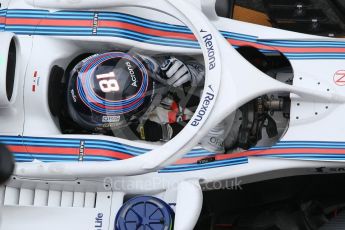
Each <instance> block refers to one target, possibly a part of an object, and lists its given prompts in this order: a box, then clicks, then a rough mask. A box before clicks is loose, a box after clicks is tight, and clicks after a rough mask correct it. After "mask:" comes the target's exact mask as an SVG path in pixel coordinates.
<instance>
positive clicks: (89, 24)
mask: <svg viewBox="0 0 345 230" xmlns="http://www.w3.org/2000/svg"><path fill="white" fill-rule="evenodd" d="M0 2H1V9H0V44H1V46H0V55H1V57H0V58H1V59H2V60H1V59H0V81H1V82H6V63H7V61H6V56H7V54H8V49H9V46H10V43H11V41H12V39H14V41H15V43H16V47H17V51H16V52H17V64H16V75H15V82H14V93H13V95H12V98H11V100H8V99H7V96H6V93H5V92H6V88H5V85H6V84H3V85H1V86H0V87H1V88H0V120H1V123H0V132H1V133H0V134H1V136H0V141H1V142H3V143H5V144H6V145H7V146H8V147H9V148H10V150H12V152H14V154H15V157H16V160H17V165H16V171H15V174H14V176H13V178H12V180H11V181H9V182H8V184H7V185H6V186H4V187H1V188H0V201H1V203H0V205H2V211H1V212H2V226H1V229H6V230H9V229H22V228H26V229H48V228H49V229H102V230H103V229H114V221H115V216H116V213H117V210H118V209H119V208H120V207H121V206H122V204H123V202H124V200H125V199H126V196H128V195H154V196H157V197H159V198H161V199H163V200H164V201H166V203H168V204H172V206H173V207H174V209H175V225H174V228H175V229H182V230H184V229H193V227H194V226H195V224H196V222H197V220H198V217H199V213H200V211H201V207H202V192H201V191H202V190H208V189H217V188H218V189H219V188H220V187H224V186H226V185H229V183H230V184H231V182H233V181H234V180H235V178H240V179H241V180H242V181H243V183H249V182H253V181H260V180H265V179H270V178H278V177H284V176H291V175H304V174H314V173H328V172H329V173H332V172H337V171H338V170H341V169H342V168H343V167H344V166H345V162H344V161H345V142H344V130H345V124H344V123H343V122H342V115H343V114H344V113H345V91H344V88H343V87H344V86H343V84H342V79H345V78H344V75H342V73H343V72H344V74H345V71H343V70H344V63H345V61H344V59H345V41H342V40H340V39H331V38H323V37H316V36H311V35H305V34H299V33H293V32H288V31H282V30H278V29H273V28H267V27H262V26H258V25H252V24H247V23H243V22H238V21H234V20H230V19H225V18H219V17H218V16H217V15H216V14H215V10H214V1H206V0H205V1H203V0H200V1H186V0H167V1H165V0H159V1H158V0H148V1H142V2H139V1H134V0H132V1H131V0H126V1H125V0H123V1H122V0H116V1H113V0H112V1H110V0H106V1H101V2H99V1H94V0H79V1H72V0H64V1H46V0H27V1H24V0H10V1H6V0H5V1H0ZM59 23H61V24H59ZM80 23H81V24H80ZM79 24H80V25H82V26H80V25H79ZM146 25H149V27H150V28H149V29H147V28H146V27H145V26H146ZM185 25H186V26H187V27H186V26H185ZM188 28H189V29H188ZM191 31H193V33H194V35H193V33H192V32H191ZM193 36H195V38H194V37H193ZM224 38H225V39H224ZM196 39H197V40H196ZM229 43H230V44H231V45H232V46H231V45H230V44H229ZM245 45H248V46H254V47H256V48H259V49H260V50H263V52H277V51H280V52H281V53H283V54H284V55H285V56H286V57H287V58H288V59H289V61H290V63H291V65H292V67H293V70H294V81H293V84H292V85H287V84H283V83H281V82H278V81H276V80H273V79H272V78H270V77H268V76H267V75H265V74H264V73H262V72H260V71H258V70H257V69H256V68H255V67H253V66H252V65H250V64H249V63H248V62H247V61H246V60H245V59H244V58H242V56H240V55H239V54H238V53H237V51H236V50H235V49H234V48H233V46H245ZM133 47H135V48H136V49H138V50H144V51H146V52H152V53H155V52H160V53H162V52H163V53H164V52H166V53H176V54H199V55H200V54H203V56H204V61H205V66H206V82H205V90H204V93H203V96H202V98H201V103H200V105H199V108H198V110H197V111H196V113H195V115H194V117H193V118H192V120H191V122H190V123H189V124H188V125H187V126H186V127H185V128H184V129H183V131H182V132H181V133H180V134H179V135H178V136H177V137H176V138H174V139H173V140H171V141H169V142H168V143H166V144H164V145H162V146H160V145H153V144H150V143H142V142H140V143H139V142H134V141H128V140H124V139H120V138H116V137H109V136H101V135H63V134H61V132H60V130H59V128H58V127H57V125H56V122H54V117H53V116H52V115H51V113H50V110H49V107H48V101H47V98H48V97H47V95H48V84H49V76H50V72H51V68H52V67H53V66H54V65H59V66H61V67H63V68H65V67H66V66H67V65H68V64H69V63H70V61H71V59H73V57H75V56H76V55H79V54H82V53H93V52H102V51H109V50H114V49H116V48H118V49H120V48H121V49H126V48H128V49H130V48H133ZM200 48H201V49H200ZM344 85H345V84H344ZM277 91H279V92H288V93H291V113H290V117H291V118H290V123H289V128H288V129H287V130H286V133H285V134H284V135H283V137H282V138H281V140H280V141H279V143H277V144H276V145H274V146H270V147H266V148H263V147H260V148H256V149H252V150H249V151H246V152H241V153H233V154H228V155H225V154H220V155H214V154H212V153H210V152H207V151H206V150H203V149H201V148H200V147H195V146H197V143H198V142H199V140H200V139H201V138H202V137H203V136H204V135H205V134H206V133H207V132H208V130H210V129H211V128H212V127H213V126H214V125H215V124H217V123H218V122H219V121H220V120H222V119H224V118H225V117H227V116H228V115H229V114H230V113H231V112H233V111H235V110H236V109H237V108H238V107H239V106H240V105H243V104H244V103H246V102H248V101H250V100H252V99H253V98H256V97H258V96H260V95H263V94H267V93H274V92H277ZM198 116H199V118H198ZM210 157H214V161H212V162H208V163H207V162H206V163H204V164H201V163H200V162H199V163H198V161H200V160H203V159H207V158H210ZM320 167H324V170H322V172H320V171H318V170H316V169H317V168H320ZM18 216H20V220H18ZM100 216H101V217H100ZM99 219H101V220H99Z"/></svg>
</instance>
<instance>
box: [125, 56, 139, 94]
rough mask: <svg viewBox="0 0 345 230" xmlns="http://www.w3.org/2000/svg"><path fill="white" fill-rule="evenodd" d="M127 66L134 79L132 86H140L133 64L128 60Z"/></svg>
mask: <svg viewBox="0 0 345 230" xmlns="http://www.w3.org/2000/svg"><path fill="white" fill-rule="evenodd" d="M126 65H127V68H128V72H129V74H130V75H131V79H132V86H135V87H137V88H138V84H137V82H138V81H137V77H136V76H135V73H134V68H133V66H132V64H131V63H130V62H126Z"/></svg>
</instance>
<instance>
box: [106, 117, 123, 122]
mask: <svg viewBox="0 0 345 230" xmlns="http://www.w3.org/2000/svg"><path fill="white" fill-rule="evenodd" d="M120 119H121V117H120V116H103V117H102V122H103V123H108V122H119V121H120Z"/></svg>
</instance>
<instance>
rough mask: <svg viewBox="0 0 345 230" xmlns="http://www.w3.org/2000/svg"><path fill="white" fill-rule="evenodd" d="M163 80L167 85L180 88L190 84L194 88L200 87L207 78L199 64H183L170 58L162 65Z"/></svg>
mask: <svg viewBox="0 0 345 230" xmlns="http://www.w3.org/2000/svg"><path fill="white" fill-rule="evenodd" d="M160 68H161V72H162V74H161V75H162V76H161V78H163V79H165V81H166V84H167V85H169V86H173V87H179V86H182V85H183V84H185V83H187V82H190V83H191V85H192V86H200V85H202V83H203V80H204V78H205V72H204V69H203V67H202V66H201V65H200V64H198V63H196V62H195V63H193V62H191V63H187V64H185V63H183V62H182V61H180V60H179V59H177V58H175V57H170V58H168V59H166V60H165V61H164V63H163V64H162V65H161V67H160Z"/></svg>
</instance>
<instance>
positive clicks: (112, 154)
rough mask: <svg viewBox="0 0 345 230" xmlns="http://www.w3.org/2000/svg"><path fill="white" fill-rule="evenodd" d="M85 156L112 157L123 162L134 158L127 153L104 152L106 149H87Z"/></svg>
mask: <svg viewBox="0 0 345 230" xmlns="http://www.w3.org/2000/svg"><path fill="white" fill-rule="evenodd" d="M84 156H102V157H112V158H117V159H121V160H126V159H129V158H133V156H132V155H129V154H126V153H120V152H115V151H111V150H104V149H88V148H86V149H85V152H84Z"/></svg>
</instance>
